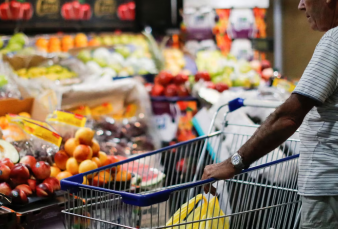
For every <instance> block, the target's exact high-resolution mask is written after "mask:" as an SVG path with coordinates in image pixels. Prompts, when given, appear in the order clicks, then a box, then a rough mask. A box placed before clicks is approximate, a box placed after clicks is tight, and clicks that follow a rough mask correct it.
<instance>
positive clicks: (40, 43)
mask: <svg viewBox="0 0 338 229" xmlns="http://www.w3.org/2000/svg"><path fill="white" fill-rule="evenodd" d="M73 3H74V2H73ZM73 3H66V4H73ZM76 4H77V3H76ZM114 45H134V46H136V47H140V48H142V50H144V51H148V43H147V41H146V40H145V38H144V37H143V36H142V35H134V34H102V35H95V34H93V35H86V34H84V33H77V34H75V35H63V36H51V37H49V36H42V37H37V38H36V40H35V46H36V47H37V49H38V50H40V51H44V52H49V53H53V52H68V51H69V50H70V49H73V48H83V47H92V46H114Z"/></svg>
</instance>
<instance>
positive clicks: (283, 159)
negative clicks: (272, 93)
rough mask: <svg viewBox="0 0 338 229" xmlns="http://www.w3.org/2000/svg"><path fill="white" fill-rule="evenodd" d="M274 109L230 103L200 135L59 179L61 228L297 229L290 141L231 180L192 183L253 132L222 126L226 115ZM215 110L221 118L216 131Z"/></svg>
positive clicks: (294, 149) (294, 145) (294, 156)
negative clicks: (206, 190)
mask: <svg viewBox="0 0 338 229" xmlns="http://www.w3.org/2000/svg"><path fill="white" fill-rule="evenodd" d="M278 105H280V103H276V102H262V101H250V100H243V99H236V100H233V101H231V102H229V103H228V104H226V105H224V106H222V107H221V108H220V109H218V111H217V112H216V113H215V116H214V118H213V120H212V123H211V127H210V130H209V134H208V135H206V136H202V137H198V138H196V139H193V140H190V141H187V142H183V143H179V144H176V145H173V146H169V147H166V148H163V149H161V150H157V151H153V152H150V153H146V154H142V155H139V156H135V157H133V158H129V159H127V160H124V161H121V162H118V163H115V164H112V165H107V166H104V167H101V168H99V169H96V170H93V171H90V172H87V173H82V174H78V175H75V176H73V177H70V178H67V179H64V180H62V181H61V187H62V189H63V190H65V191H66V193H65V198H66V199H67V203H66V207H65V210H64V211H63V213H64V214H65V224H66V228H68V229H71V228H74V229H77V228H81V229H82V228H83V229H86V228H95V229H96V228H97V229H111V228H175V229H185V228H187V229H197V228H213V229H214V228H224V229H228V228H255V229H256V228H266V229H270V228H283V229H284V228H297V225H298V221H299V216H300V208H301V201H300V197H299V195H298V194H297V193H298V188H297V177H298V157H299V154H298V148H299V140H298V139H293V138H290V139H288V140H287V141H286V142H284V143H283V144H282V145H281V146H280V147H278V148H277V149H275V150H274V151H272V152H270V153H269V154H268V155H267V156H265V157H263V158H261V159H260V160H258V161H257V162H255V163H254V164H253V165H251V167H250V168H249V169H247V170H244V171H243V172H242V173H241V174H239V175H236V176H235V177H234V178H232V179H229V180H214V179H208V180H204V181H201V180H199V179H200V178H201V176H202V174H203V168H204V167H205V166H206V165H208V164H212V163H218V162H220V161H221V160H222V157H221V155H224V154H226V153H228V154H229V155H231V154H233V153H235V152H236V151H237V150H238V149H239V148H240V147H241V146H242V145H243V144H244V143H245V142H246V141H247V140H248V139H249V138H250V136H251V135H252V134H253V133H254V131H255V130H256V129H257V128H258V127H259V126H257V125H243V124H234V123H228V122H227V115H228V114H229V113H231V112H235V111H236V110H237V109H239V108H240V107H243V106H253V107H262V108H275V107H277V106H278ZM222 108H225V109H227V111H226V112H225V113H222V114H224V116H223V118H222V119H223V121H224V122H223V125H222V128H221V129H220V130H217V129H216V128H215V119H216V117H217V116H218V115H219V114H221V110H222ZM232 126H236V127H241V128H242V127H243V128H245V129H244V131H240V132H238V131H233V130H234V129H233V128H231V127H232ZM249 129H250V131H249ZM235 130H238V129H236V128H235ZM225 151H226V152H225ZM130 174H131V177H130ZM205 185H210V186H211V185H213V186H214V187H215V188H216V190H217V192H216V196H213V195H211V194H210V193H209V194H206V193H204V191H203V187H204V186H205Z"/></svg>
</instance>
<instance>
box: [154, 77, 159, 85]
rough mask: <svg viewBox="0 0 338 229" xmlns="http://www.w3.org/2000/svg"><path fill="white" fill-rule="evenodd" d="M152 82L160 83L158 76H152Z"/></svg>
mask: <svg viewBox="0 0 338 229" xmlns="http://www.w3.org/2000/svg"><path fill="white" fill-rule="evenodd" d="M154 84H160V81H159V78H158V76H156V77H155V78H154Z"/></svg>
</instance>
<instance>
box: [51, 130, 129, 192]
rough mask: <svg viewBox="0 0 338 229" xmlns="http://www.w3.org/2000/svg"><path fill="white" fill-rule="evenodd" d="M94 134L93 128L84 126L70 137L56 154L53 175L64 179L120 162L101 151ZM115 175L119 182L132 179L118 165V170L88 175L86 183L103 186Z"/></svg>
mask: <svg viewBox="0 0 338 229" xmlns="http://www.w3.org/2000/svg"><path fill="white" fill-rule="evenodd" d="M94 135H95V132H94V131H93V130H92V129H90V128H86V127H84V128H80V129H79V130H78V131H77V132H76V134H75V137H74V138H70V139H68V140H67V141H66V143H65V145H64V149H63V150H60V151H59V152H57V153H56V154H55V156H54V161H55V165H54V166H52V175H51V176H52V177H55V178H57V179H58V180H62V179H65V178H67V177H70V176H72V175H76V174H79V173H85V172H88V171H91V170H94V169H97V168H100V167H102V166H106V165H109V164H112V163H116V162H118V161H119V160H118V159H117V158H116V157H115V156H113V155H107V154H106V153H104V152H102V151H100V145H99V143H98V142H97V141H96V140H94ZM101 173H103V174H101ZM105 173H107V175H105ZM114 177H115V179H116V181H118V182H120V181H123V182H125V181H129V180H131V174H127V173H126V172H123V171H121V170H120V169H119V167H118V169H117V170H116V171H115V170H112V171H109V173H108V172H100V173H99V174H97V175H96V174H93V175H88V176H87V178H88V180H85V181H84V184H92V185H95V186H102V185H104V184H106V183H108V182H111V181H112V179H114ZM87 178H86V179H87ZM121 178H122V180H121Z"/></svg>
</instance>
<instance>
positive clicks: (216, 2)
mask: <svg viewBox="0 0 338 229" xmlns="http://www.w3.org/2000/svg"><path fill="white" fill-rule="evenodd" d="M202 6H210V7H212V8H214V9H228V8H255V7H258V8H269V0H184V7H202Z"/></svg>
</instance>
